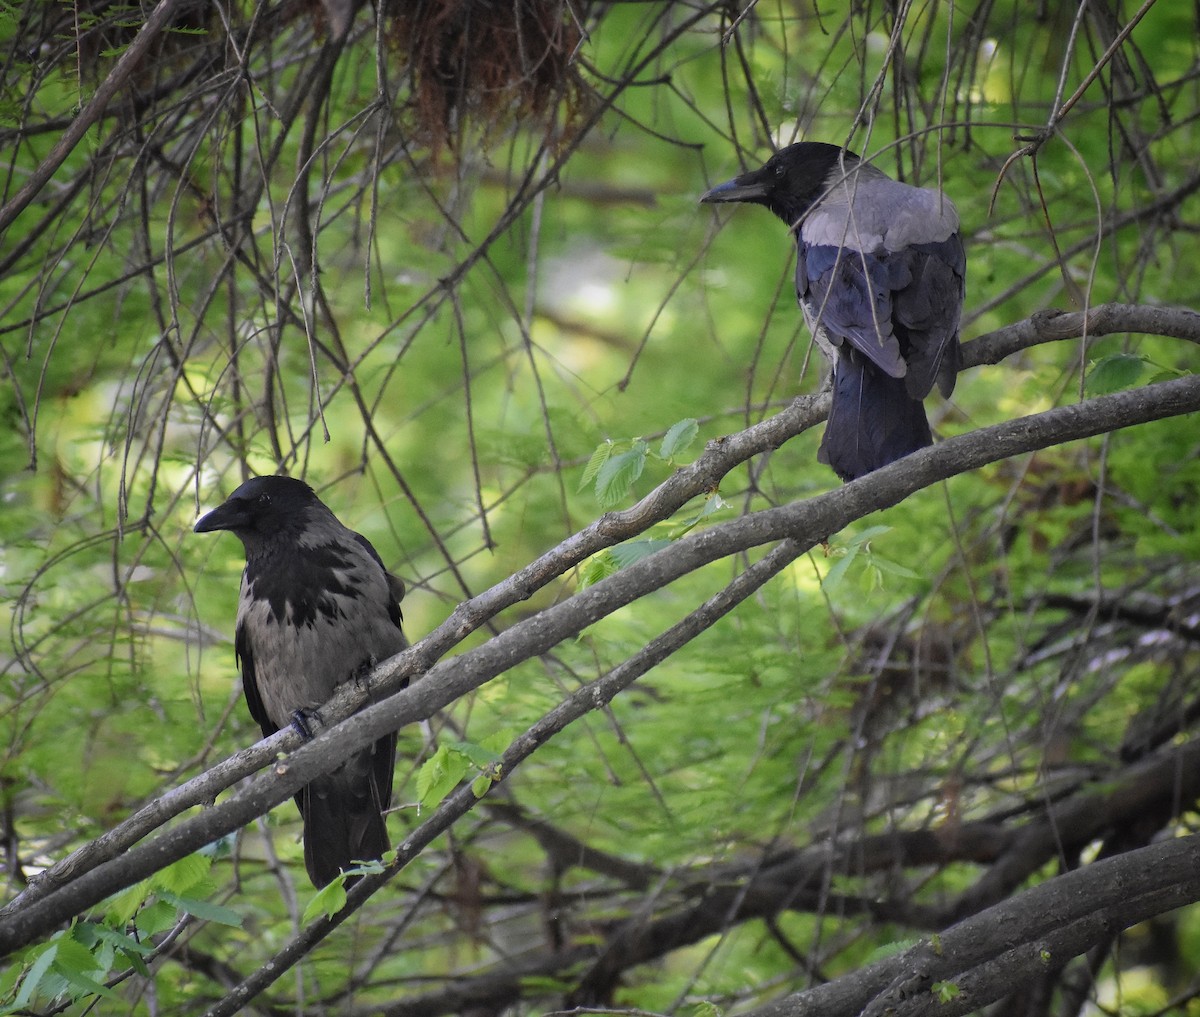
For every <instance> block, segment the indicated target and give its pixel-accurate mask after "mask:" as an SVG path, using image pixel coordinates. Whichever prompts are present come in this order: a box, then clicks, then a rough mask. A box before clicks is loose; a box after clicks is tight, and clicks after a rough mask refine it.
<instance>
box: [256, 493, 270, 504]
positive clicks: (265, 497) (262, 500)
mask: <svg viewBox="0 0 1200 1017" xmlns="http://www.w3.org/2000/svg"><path fill="white" fill-rule="evenodd" d="M258 503H259V504H260V505H270V504H271V496H270V495H269V494H260V495H259V496H258Z"/></svg>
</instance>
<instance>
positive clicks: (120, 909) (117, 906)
mask: <svg viewBox="0 0 1200 1017" xmlns="http://www.w3.org/2000/svg"><path fill="white" fill-rule="evenodd" d="M149 894H150V881H149V880H148V879H143V880H142V881H141V882H140V883H134V885H133V886H131V887H128V888H126V889H124V890H122V891H121V892H120V893H118V894H117V895H116V896H115V897H110V898H109V900H108V903H107V905H106V906H105V909H104V920H105V921H106V922H107V923H108V924H109V925H112V926H124V925H128V924H129V920H130V919H131V918H133V916H134V915H135V914H137V909H138V908H140V907H141V906H142V904H143V903H144V902H145V900H146V897H147V896H149Z"/></svg>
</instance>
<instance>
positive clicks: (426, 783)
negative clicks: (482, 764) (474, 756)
mask: <svg viewBox="0 0 1200 1017" xmlns="http://www.w3.org/2000/svg"><path fill="white" fill-rule="evenodd" d="M470 770H471V761H470V760H469V759H467V757H466V756H464V755H463V754H462V753H460V752H453V751H451V750H450V748H448V747H447V746H445V745H439V746H438V750H437V752H435V753H434V754H433V755H432V756H430V757H429V759H427V760H426V761H425V763H424V764H423V765H422V766H421V769H420V770H419V771H418V772H417V801H418V802H420V805H421V808H427V809H431V808H434V807H435V806H436V805H437V804H438V803H439V802H440V801H441V800H442V799H443V798H445V797H446V795H448V794H449V793H450V792H451V791H453V790H454V789H455V788H456V787H458V784H459V781H461V780H462V779H463V778H464V777H465V776H466V775H467V774H468V773H469V772H470Z"/></svg>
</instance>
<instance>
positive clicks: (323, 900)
mask: <svg viewBox="0 0 1200 1017" xmlns="http://www.w3.org/2000/svg"><path fill="white" fill-rule="evenodd" d="M344 882H345V881H344V880H342V879H335V880H334V881H333V882H332V883H330V884H329V885H328V886H323V887H321V889H320V890H318V891H317V892H316V893H315V894H313V898H312V900H310V901H309V902H308V904H307V906H306V907H305V908H304V916H303V917H302V918H301V921H302V922H303V923H304V924H305V925H307V924H308V923H309V922H311V921H313V920H314V919H316V918H319V917H321V916H322V915H324V916H325V917H326V918H332V917H333V916H334V915H336V914H337V913H338V912H339V911H341V910H342V908H344V907H345V906H346V887H345V885H344Z"/></svg>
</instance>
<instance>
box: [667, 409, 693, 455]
mask: <svg viewBox="0 0 1200 1017" xmlns="http://www.w3.org/2000/svg"><path fill="white" fill-rule="evenodd" d="M699 433H700V425H699V424H698V423H697V422H696V420H695V419H693V418H692V417H685V418H684V419H683V420H681V421H679V422H678V423H676V424H672V425H671V428H670V430H668V431H667V433H666V434H665V435H664V436H663V440H662V446H661V447H660V448H659V451H658V454H659V455H660V456H662V457H663V458H664V459H671V458H673V457H674V456H676V455H678V454H679V453H680V452H684V451H686V450H687V448H688V446H689V445H691V443H692V442H694V441H695V440H696V435H697V434H699Z"/></svg>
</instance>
